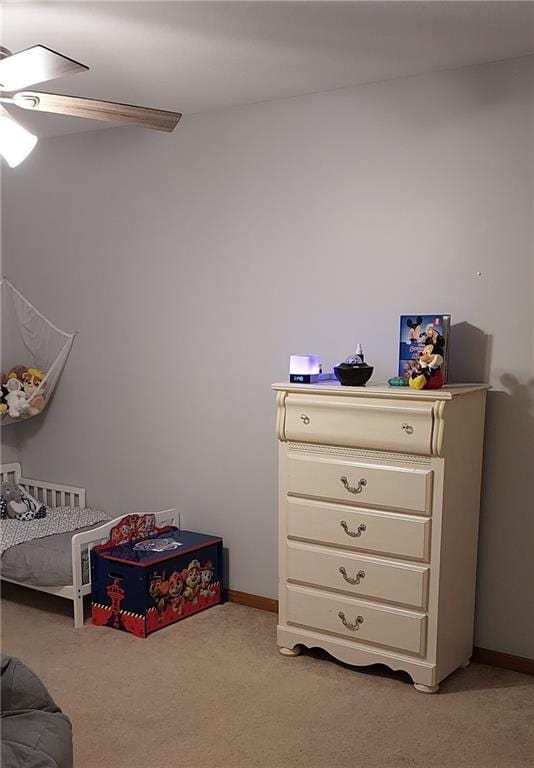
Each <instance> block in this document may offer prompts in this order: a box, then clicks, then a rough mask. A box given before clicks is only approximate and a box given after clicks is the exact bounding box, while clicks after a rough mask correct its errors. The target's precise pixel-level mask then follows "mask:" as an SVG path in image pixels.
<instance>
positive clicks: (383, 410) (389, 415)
mask: <svg viewBox="0 0 534 768" xmlns="http://www.w3.org/2000/svg"><path fill="white" fill-rule="evenodd" d="M433 406H434V404H433V402H422V401H417V402H410V401H409V399H408V400H402V401H395V400H389V401H388V400H379V399H377V398H365V397H358V398H355V397H335V396H327V397H325V396H322V397H314V396H313V395H300V394H292V393H290V394H288V396H287V397H286V400H285V426H284V432H285V438H286V440H293V441H296V442H305V443H320V444H326V445H341V446H348V447H354V448H370V449H373V450H377V451H399V452H401V453H412V454H416V455H422V456H429V455H431V453H432V431H433V416H432V411H433Z"/></svg>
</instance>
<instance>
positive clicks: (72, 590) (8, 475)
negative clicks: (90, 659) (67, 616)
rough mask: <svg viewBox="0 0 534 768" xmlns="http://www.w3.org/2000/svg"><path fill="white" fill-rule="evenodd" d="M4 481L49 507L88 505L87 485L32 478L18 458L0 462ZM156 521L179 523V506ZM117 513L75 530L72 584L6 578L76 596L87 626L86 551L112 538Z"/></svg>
mask: <svg viewBox="0 0 534 768" xmlns="http://www.w3.org/2000/svg"><path fill="white" fill-rule="evenodd" d="M0 481H1V482H4V481H7V482H11V483H18V484H19V485H22V486H23V487H24V488H25V489H26V490H27V491H28V493H30V494H31V495H32V496H33V497H34V498H35V499H38V500H39V501H41V502H42V503H43V504H46V506H48V507H65V506H68V507H85V488H76V487H75V486H72V485H59V484H58V483H48V482H44V481H42V480H31V479H29V478H25V477H22V468H21V466H20V464H19V463H18V462H14V463H12V464H1V465H0ZM155 515H156V525H158V526H159V527H162V526H164V525H177V520H178V514H177V513H176V510H175V509H165V510H163V511H161V512H156V513H155ZM122 517H123V516H122V515H121V517H116V518H114V519H113V520H108V521H107V522H106V523H102V525H99V526H98V527H95V528H92V529H91V530H90V531H83V532H82V533H74V534H73V536H72V576H73V578H72V584H68V585H67V586H61V587H54V586H51V587H35V586H33V585H32V584H25V583H24V582H23V581H15V580H14V579H6V578H4V577H3V576H2V577H1V578H2V580H3V581H8V582H10V583H11V584H19V585H20V586H21V587H28V588H29V589H37V590H38V591H39V592H48V593H49V594H50V595H57V596H58V597H66V598H67V599H68V600H72V601H73V604H74V626H75V627H76V629H78V628H79V627H83V624H84V616H83V598H84V596H85V595H89V594H91V568H90V567H89V574H88V581H87V582H85V583H84V582H83V578H82V553H84V552H87V556H88V557H90V554H89V553H90V551H91V549H92V548H93V547H94V546H95V545H96V544H103V543H104V542H106V541H108V539H109V535H110V531H111V529H112V528H113V526H114V525H116V524H117V523H118V522H119V520H120V519H121V518H122Z"/></svg>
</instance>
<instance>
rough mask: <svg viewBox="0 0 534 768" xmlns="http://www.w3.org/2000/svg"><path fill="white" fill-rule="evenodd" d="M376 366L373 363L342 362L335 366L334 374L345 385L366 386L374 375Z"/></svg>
mask: <svg viewBox="0 0 534 768" xmlns="http://www.w3.org/2000/svg"><path fill="white" fill-rule="evenodd" d="M373 371H374V368H373V366H372V365H367V364H366V363H364V364H363V365H362V364H361V363H360V364H357V365H350V364H349V363H341V365H335V366H334V374H335V377H336V379H337V380H338V381H339V383H340V384H341V385H342V386H344V387H364V386H365V384H366V383H367V382H368V381H369V379H370V378H371V376H372V375H373Z"/></svg>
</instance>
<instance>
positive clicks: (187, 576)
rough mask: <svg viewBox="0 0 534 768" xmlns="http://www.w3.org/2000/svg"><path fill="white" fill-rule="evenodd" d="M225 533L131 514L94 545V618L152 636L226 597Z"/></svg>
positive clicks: (139, 635) (99, 623) (92, 555)
mask: <svg viewBox="0 0 534 768" xmlns="http://www.w3.org/2000/svg"><path fill="white" fill-rule="evenodd" d="M222 567H223V553H222V539H221V538H219V537H217V536H209V535H205V534H202V533H194V532H193V531H179V530H178V529H177V528H174V527H169V526H168V527H166V528H161V529H158V528H156V527H155V523H154V516H153V515H128V516H127V517H125V518H123V519H122V520H121V521H120V523H119V524H118V525H117V526H115V528H113V529H112V531H111V536H110V540H109V542H108V543H106V544H100V545H98V546H96V547H94V549H93V550H92V551H91V579H92V619H93V624H97V625H100V626H103V625H106V626H109V627H113V628H114V629H121V630H124V631H126V632H131V633H132V634H134V635H136V636H137V637H147V635H149V634H151V633H152V632H155V631H157V630H158V629H162V628H163V627H167V626H168V625H169V624H174V623H176V622H177V621H180V620H181V619H185V618H186V617H187V616H191V615H192V614H194V613H198V612H199V611H203V610H205V609H206V608H210V607H211V606H213V605H218V604H219V603H222V601H223V593H222V576H223V574H222Z"/></svg>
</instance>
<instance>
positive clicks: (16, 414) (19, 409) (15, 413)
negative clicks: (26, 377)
mask: <svg viewBox="0 0 534 768" xmlns="http://www.w3.org/2000/svg"><path fill="white" fill-rule="evenodd" d="M6 390H7V395H6V405H7V407H8V409H9V410H8V412H9V415H10V416H11V418H12V419H19V418H20V417H21V416H22V413H23V411H24V409H25V408H27V407H28V401H27V399H26V395H25V393H24V390H23V388H22V382H20V381H19V380H18V379H15V378H14V377H12V378H9V377H8V380H7V382H6Z"/></svg>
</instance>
